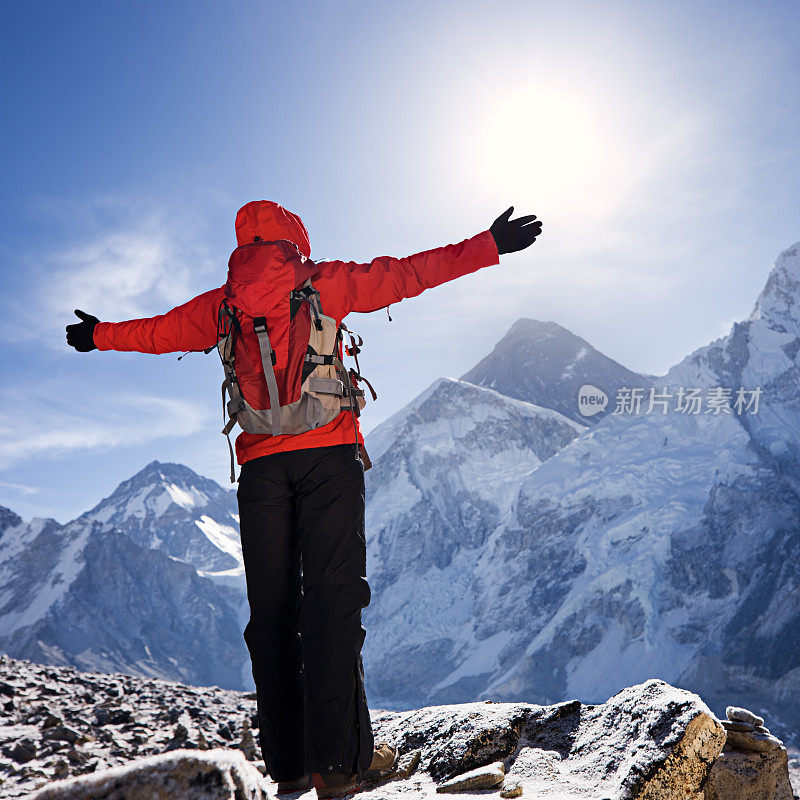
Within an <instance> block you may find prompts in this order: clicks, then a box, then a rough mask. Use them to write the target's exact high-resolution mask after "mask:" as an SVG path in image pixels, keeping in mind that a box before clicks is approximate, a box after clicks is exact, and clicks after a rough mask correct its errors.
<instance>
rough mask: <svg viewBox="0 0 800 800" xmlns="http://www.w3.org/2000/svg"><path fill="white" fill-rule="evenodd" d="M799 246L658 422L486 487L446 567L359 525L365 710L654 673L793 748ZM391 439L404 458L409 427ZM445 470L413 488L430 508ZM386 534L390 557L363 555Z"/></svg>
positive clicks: (692, 359) (684, 371) (627, 422)
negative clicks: (690, 398) (486, 519)
mask: <svg viewBox="0 0 800 800" xmlns="http://www.w3.org/2000/svg"><path fill="white" fill-rule="evenodd" d="M799 251H800V247H798V246H795V247H793V248H790V249H788V250H787V251H785V252H784V253H782V254H781V256H780V257H779V259H778V261H777V262H776V264H775V267H774V269H773V271H772V273H771V275H770V278H769V281H768V282H767V285H766V287H765V289H764V291H763V292H762V294H761V296H760V297H759V299H758V301H757V302H756V305H755V308H754V311H753V313H752V315H751V316H750V318H749V319H748V320H745V321H744V322H742V323H737V324H735V325H734V326H733V328H732V330H731V332H730V333H729V334H728V335H727V336H725V337H722V338H721V339H719V340H717V341H715V342H713V343H711V344H710V345H708V346H707V347H704V348H701V349H700V350H698V351H697V352H695V353H693V354H691V355H690V356H689V357H687V358H686V359H685V360H684V361H683V362H681V363H680V364H678V365H677V366H676V367H674V368H673V369H672V370H670V371H669V373H668V374H667V375H666V376H664V377H663V378H661V379H657V380H656V381H655V384H656V387H657V389H658V391H659V392H664V391H666V392H668V393H671V394H672V398H671V400H670V401H669V402H668V403H667V404H666V406H664V407H663V408H664V409H665V410H663V412H662V407H661V406H658V405H656V406H655V408H654V409H653V411H652V413H638V414H635V413H630V414H618V415H615V414H607V415H606V416H605V417H604V418H603V419H602V420H600V421H599V423H598V424H597V425H596V426H594V427H593V428H591V429H589V430H587V431H585V432H583V433H582V434H580V435H579V436H578V437H576V438H574V439H573V440H572V441H571V442H570V443H569V444H567V445H566V446H565V447H563V448H562V449H561V450H560V451H559V452H558V453H556V454H555V455H553V456H552V457H551V458H549V459H547V460H544V461H543V462H542V463H541V464H536V463H534V464H532V465H531V467H532V468H531V469H530V470H529V471H527V472H526V471H524V470H521V472H520V474H519V475H509V476H508V481H507V483H506V485H504V486H503V487H502V488H500V487H497V488H494V489H493V490H492V492H491V494H492V496H494V497H496V498H497V500H498V502H497V504H496V508H495V509H493V510H492V514H493V518H494V520H496V524H495V525H494V527H492V529H491V530H487V529H486V527H484V529H483V530H482V534H481V539H480V540H473V541H470V542H466V543H463V544H462V547H461V550H460V552H459V553H456V554H455V555H454V557H453V558H452V559H451V560H450V562H449V563H447V564H442V563H441V560H439V561H437V560H436V558H435V557H433V556H432V555H431V554H438V553H440V552H441V551H442V550H447V549H448V548H450V549H453V548H452V544H451V543H450V536H451V531H450V530H448V529H446V528H442V527H436V526H430V525H414V524H413V522H412V520H413V517H409V516H408V515H407V512H406V510H405V509H402V510H401V511H400V512H399V513H398V514H397V515H396V516H397V518H398V519H399V520H400V523H399V524H398V525H394V526H393V523H392V519H391V515H387V516H386V517H385V518H383V519H381V520H380V522H379V523H378V524H375V523H373V525H372V526H371V528H369V529H368V537H371V538H368V542H369V543H370V545H371V548H370V553H375V555H373V557H372V560H371V562H370V563H369V564H368V575H369V576H371V580H376V581H379V580H380V576H383V575H391V576H392V579H393V580H392V583H391V585H387V587H386V588H384V589H383V591H381V592H376V593H374V594H373V600H372V603H371V605H370V607H368V609H367V611H366V612H365V614H368V616H367V619H368V620H369V621H370V622H371V623H372V628H370V625H369V624H367V623H365V626H366V627H367V630H368V635H367V639H366V644H365V646H369V649H368V650H367V652H368V654H369V656H370V658H368V659H365V660H366V661H367V664H366V674H367V682H368V684H367V685H368V691H369V690H370V689H371V690H372V692H373V695H374V696H375V701H376V702H379V703H383V704H386V705H388V704H391V703H394V704H401V705H402V704H405V703H412V704H414V703H420V702H424V703H436V702H455V701H462V700H464V699H467V698H469V699H475V698H480V697H491V698H496V699H504V700H511V699H520V700H521V699H525V700H527V701H532V702H553V701H557V700H561V699H565V698H571V697H578V698H580V699H581V700H584V701H587V702H591V701H594V700H600V699H602V697H604V696H608V694H609V693H613V692H614V691H616V690H617V689H619V688H621V687H623V686H625V685H628V684H632V683H636V682H638V681H641V680H645V679H647V678H650V677H659V678H662V679H664V680H667V681H670V682H672V683H677V684H678V685H683V686H685V687H686V688H689V689H692V690H695V691H699V692H700V693H701V694H703V696H704V697H707V698H710V699H711V701H712V702H714V701H715V700H716V699H719V702H720V703H722V702H728V703H730V702H732V701H734V700H735V699H738V700H739V701H740V703H741V704H743V705H746V706H748V707H756V708H759V707H761V708H765V709H769V710H770V714H771V716H772V717H773V719H775V718H779V719H780V720H782V724H783V726H789V727H793V728H794V735H798V734H800V636H799V635H798V633H800V593H799V592H798V586H800V458H799V457H798V454H800V376H799V374H798V366H799V365H800V355H798V354H800V255H799V254H798V252H799ZM476 369H477V368H476ZM558 369H559V368H558V367H557V368H556V371H558ZM467 374H468V375H472V376H475V374H476V372H475V370H473V371H471V372H470V373H467ZM558 374H561V372H560V371H559V372H558ZM586 378H587V380H588V381H589V382H593V381H592V379H591V378H590V377H589V376H588V375H587V376H586ZM581 380H583V378H581ZM595 385H599V384H595ZM629 385H630V384H629ZM635 385H641V384H635ZM717 387H723V390H724V389H728V390H730V394H731V401H732V402H731V405H733V399H734V398H735V396H736V392H737V389H738V388H740V387H743V388H745V389H746V390H749V391H755V390H756V389H757V388H760V389H761V391H762V394H761V396H760V401H759V402H760V405H759V407H758V410H757V411H754V409H753V408H752V407H751V408H750V410H749V411H746V410H744V409H741V413H736V411H735V410H734V409H733V408H731V409H730V411H729V413H728V412H726V411H725V410H723V408H722V405H724V404H722V403H717V404H716V405H717V407H718V408H717V410H715V405H714V403H713V402H711V401H710V400H709V397H711V396H713V395H714V394H715V393H716V394H719V393H720V390H718V389H717ZM682 388H683V389H684V391H685V390H687V389H690V388H694V389H698V390H700V391H701V394H704V396H705V397H706V402H707V405H706V406H704V407H702V411H701V413H697V414H695V413H692V412H691V410H690V409H688V407H687V410H686V411H684V412H680V411H677V410H675V404H676V403H677V402H678V399H679V397H678V396H679V394H680V392H681V389H682ZM665 396H666V395H664V397H665ZM752 397H753V395H752V394H751V395H750V398H751V399H752ZM556 399H558V398H556ZM684 399H685V397H684ZM645 408H646V404H644V405H643V407H642V412H644V411H645ZM380 433H381V440H382V441H386V440H389V439H391V438H392V436H393V434H392V432H390V431H388V430H382V431H381V432H380ZM404 434H405V437H406V440H405V446H406V447H407V448H408V449H409V450H411V451H413V450H415V449H416V448H417V447H418V446H419V445H418V443H417V439H416V436H417V433H416V429H414V428H410V429H408V430H406V431H405V432H404ZM425 435H426V434H425V433H424V430H423V431H422V432H421V433H420V443H424V438H425ZM370 444H371V442H370V439H369V438H368V441H367V445H368V447H369V446H370ZM392 458H394V456H393V454H392V453H391V451H385V452H381V450H380V448H376V454H375V456H374V457H373V460H374V461H375V462H376V468H375V469H374V470H373V471H371V472H370V473H368V475H373V476H374V478H373V480H372V483H371V487H370V503H371V504H372V503H375V502H376V499H377V498H379V497H394V496H397V495H400V496H402V495H403V494H404V493H406V492H407V490H406V485H407V478H406V476H405V475H404V474H403V473H402V472H400V473H397V475H396V476H394V477H393V475H392V472H391V469H387V468H386V467H385V466H384V461H386V460H387V459H388V460H389V461H388V462H387V463H391V459H392ZM498 461H502V456H501V455H498ZM456 466H457V459H453V465H452V468H453V469H456ZM447 474H448V470H447V465H446V464H442V465H441V466H440V469H439V472H438V473H437V474H436V475H434V476H431V477H432V479H431V480H430V481H429V482H428V483H426V484H425V485H424V487H422V489H421V490H420V491H424V492H425V493H426V494H427V495H429V496H431V497H435V496H436V495H437V491H438V488H439V487H438V485H437V484H438V483H442V482H444V477H443V476H446V475H447ZM479 497H480V495H479V494H478V493H477V492H474V491H472V492H469V493H468V497H466V498H464V499H463V500H462V502H465V503H466V504H467V505H468V504H469V502H470V501H472V502H476V501H477V500H478V498H479ZM508 498H511V499H510V500H509V499H508ZM371 513H372V518H373V520H375V519H376V518H377V517H376V511H372V512H371ZM404 515H405V516H404ZM487 527H489V526H487ZM385 530H391V532H392V541H393V542H396V544H394V546H393V547H392V548H386V547H383V546H380V547H377V546H376V544H375V542H374V539H375V538H376V537H381V536H383V537H384V538H385V537H386V534H385V533H383V531H385ZM378 551H379V553H380V555H378V554H377V553H378ZM409 551H411V552H412V553H413V554H414V555H415V557H414V558H413V559H411V560H409V559H408V558H407V555H406V554H407V553H408V552H409ZM370 571H371V572H370ZM407 586H413V587H414V591H411V590H409V589H403V588H402V587H407ZM718 710H720V711H721V709H718ZM776 727H779V726H778V725H776ZM785 729H786V728H785Z"/></svg>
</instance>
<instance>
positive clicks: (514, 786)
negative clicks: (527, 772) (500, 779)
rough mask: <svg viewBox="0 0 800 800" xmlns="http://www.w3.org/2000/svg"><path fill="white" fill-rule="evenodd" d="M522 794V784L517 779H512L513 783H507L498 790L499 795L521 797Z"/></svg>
mask: <svg viewBox="0 0 800 800" xmlns="http://www.w3.org/2000/svg"><path fill="white" fill-rule="evenodd" d="M521 796H522V784H521V783H520V782H519V781H514V782H513V783H510V784H508V786H506V785H503V788H502V789H501V790H500V797H521Z"/></svg>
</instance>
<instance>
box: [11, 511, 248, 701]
mask: <svg viewBox="0 0 800 800" xmlns="http://www.w3.org/2000/svg"><path fill="white" fill-rule="evenodd" d="M201 536H202V534H201V533H200V531H198V538H199V537H201ZM240 602H241V592H240V590H238V589H235V588H229V587H226V586H220V585H218V584H216V583H215V582H213V581H212V580H210V579H208V578H205V577H202V576H201V575H199V574H198V572H197V570H196V569H195V568H194V567H193V566H191V565H189V564H186V563H184V562H182V561H179V560H178V559H176V558H174V557H172V556H169V555H166V554H165V553H162V552H159V551H158V550H153V549H148V548H146V547H143V546H141V545H140V544H137V543H136V542H134V541H133V539H132V538H131V537H129V536H128V535H126V534H124V533H121V532H120V531H118V530H115V529H113V528H110V527H104V526H103V524H102V523H100V522H96V521H92V520H90V519H88V518H86V517H82V518H80V519H77V520H75V521H73V522H71V523H69V524H67V525H59V524H58V523H57V522H55V521H54V520H50V519H47V520H46V519H34V520H32V521H31V522H30V523H24V522H23V521H22V520H21V519H20V518H19V517H17V516H16V515H15V514H13V512H10V511H8V510H7V509H0V650H2V651H3V652H6V653H9V654H10V655H13V656H15V657H17V658H27V659H31V660H34V661H40V662H44V663H49V664H61V665H72V666H74V667H78V668H80V669H90V670H100V671H121V672H128V673H131V674H134V675H143V676H149V677H158V678H165V679H177V680H182V681H184V682H187V683H193V684H201V685H209V684H216V685H218V686H221V687H226V688H242V687H243V684H246V682H247V677H246V672H245V669H244V667H245V664H246V661H247V653H246V650H245V646H244V642H243V640H242V633H241V631H242V629H241V621H240V618H239V616H240V615H239V609H240Z"/></svg>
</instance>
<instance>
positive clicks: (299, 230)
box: [236, 200, 311, 258]
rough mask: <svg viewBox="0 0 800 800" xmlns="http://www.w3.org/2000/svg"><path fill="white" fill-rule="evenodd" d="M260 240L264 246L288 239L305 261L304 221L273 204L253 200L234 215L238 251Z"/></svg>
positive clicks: (307, 248) (308, 246)
mask: <svg viewBox="0 0 800 800" xmlns="http://www.w3.org/2000/svg"><path fill="white" fill-rule="evenodd" d="M257 236H258V237H260V238H261V239H262V240H263V241H265V242H272V241H277V240H280V239H287V240H288V241H290V242H293V243H294V244H296V245H297V249H298V250H299V251H300V252H301V253H302V254H303V255H304V256H305V257H306V258H308V257H309V256H310V255H311V242H310V241H309V239H308V231H307V230H306V226H305V225H303V221H302V220H301V219H300V217H298V216H297V214H293V213H292V212H291V211H287V210H286V209H285V208H284V207H283V206H281V205H278V203H273V202H272V200H253V201H252V202H250V203H247V205H244V206H242V207H241V208H240V209H239V211H238V213H237V214H236V242H237V244H238V245H239V246H240V247H241V246H242V245H245V244H251V243H252V242H254V241H257V240H256V237H257Z"/></svg>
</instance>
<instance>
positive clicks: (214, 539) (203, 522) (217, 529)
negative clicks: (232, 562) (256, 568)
mask: <svg viewBox="0 0 800 800" xmlns="http://www.w3.org/2000/svg"><path fill="white" fill-rule="evenodd" d="M194 524H195V525H197V527H198V528H200V530H201V531H203V533H204V534H205V535H206V536H207V537H208V540H209V541H210V542H211V543H212V544H213V545H214V546H215V547H218V548H219V549H220V550H222V552H223V553H227V554H228V555H230V556H233V558H235V559H236V560H237V561H238V562H239V563H240V564H242V563H243V559H242V543H241V541H240V539H239V532H238V531H237V530H236V529H235V528H231V527H230V526H229V525H222V524H221V523H219V522H217V521H216V520H214V519H212V518H211V517H209V516H206V515H205V514H203V515H202V516H201V517H200V519H197V520H195V522H194Z"/></svg>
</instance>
